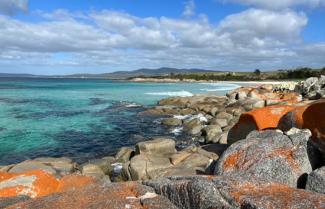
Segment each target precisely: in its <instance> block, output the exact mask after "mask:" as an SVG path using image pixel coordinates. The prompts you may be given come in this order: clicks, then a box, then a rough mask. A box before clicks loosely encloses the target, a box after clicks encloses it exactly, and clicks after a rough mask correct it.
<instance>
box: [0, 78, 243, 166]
mask: <svg viewBox="0 0 325 209" xmlns="http://www.w3.org/2000/svg"><path fill="white" fill-rule="evenodd" d="M235 87H237V86H236V85H231V84H198V83H193V84H180V83H178V84H174V83H173V84H168V83H130V82H121V81H109V80H87V79H21V78H19V79H18V78H0V164H8V163H15V162H18V161H22V160H25V159H30V158H35V157H39V156H54V157H59V156H69V157H72V158H74V159H75V160H76V161H80V162H82V161H85V160H87V159H89V158H94V157H100V156H104V155H109V154H112V153H114V152H115V151H116V149H117V148H119V147H121V146H130V145H133V144H135V143H136V142H138V141H141V140H143V137H146V138H147V137H151V136H158V135H163V134H166V133H167V130H166V129H164V127H161V126H160V125H158V124H156V123H153V122H152V121H153V120H154V119H155V118H152V117H143V116H138V115H137V113H139V112H141V111H143V110H144V109H145V108H146V107H149V106H151V105H154V104H155V103H156V102H157V101H158V100H160V99H162V98H166V97H169V96H189V95H191V94H196V93H207V92H209V93H210V94H217V95H224V94H225V93H226V92H227V91H229V90H230V89H233V88H235ZM167 134H168V133H167Z"/></svg>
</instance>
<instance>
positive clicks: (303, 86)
mask: <svg viewBox="0 0 325 209" xmlns="http://www.w3.org/2000/svg"><path fill="white" fill-rule="evenodd" d="M295 91H296V92H299V93H301V94H302V95H303V96H304V97H306V98H308V99H320V98H325V76H321V77H320V78H317V77H311V78H308V79H307V80H305V81H302V82H300V83H298V84H297V85H296V88H295Z"/></svg>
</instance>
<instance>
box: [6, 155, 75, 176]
mask: <svg viewBox="0 0 325 209" xmlns="http://www.w3.org/2000/svg"><path fill="white" fill-rule="evenodd" d="M30 170H43V171H46V172H48V173H51V174H53V175H55V176H57V177H61V176H64V175H67V174H71V173H73V172H75V171H76V163H74V162H73V161H72V160H71V159H69V158H65V157H62V158H51V157H43V158H36V159H34V160H26V161H23V162H21V163H18V164H15V165H8V166H4V167H2V168H1V170H0V172H9V173H23V172H26V171H30Z"/></svg>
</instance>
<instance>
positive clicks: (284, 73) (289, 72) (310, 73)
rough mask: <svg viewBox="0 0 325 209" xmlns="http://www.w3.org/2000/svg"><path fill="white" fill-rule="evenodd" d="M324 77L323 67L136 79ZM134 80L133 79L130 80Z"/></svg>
mask: <svg viewBox="0 0 325 209" xmlns="http://www.w3.org/2000/svg"><path fill="white" fill-rule="evenodd" d="M321 75H325V67H323V68H317V69H316V68H309V67H302V68H296V69H281V70H277V71H262V70H260V69H255V70H254V71H252V72H221V71H216V72H204V73H202V72H195V73H177V72H175V73H170V74H165V75H157V76H137V78H153V79H177V80H181V81H182V80H196V81H200V80H207V81H208V80H212V81H263V80H304V79H307V78H309V77H319V76H321ZM130 79H134V77H132V78H130Z"/></svg>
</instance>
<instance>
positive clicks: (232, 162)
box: [223, 150, 243, 170]
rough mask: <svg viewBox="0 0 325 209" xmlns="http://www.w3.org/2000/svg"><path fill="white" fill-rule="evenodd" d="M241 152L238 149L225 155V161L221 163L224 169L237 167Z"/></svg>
mask: <svg viewBox="0 0 325 209" xmlns="http://www.w3.org/2000/svg"><path fill="white" fill-rule="evenodd" d="M242 154H243V151H241V150H240V151H238V152H235V153H234V154H232V155H230V156H228V157H227V159H226V160H225V162H224V163H223V169H224V170H228V169H231V168H237V167H238V164H239V160H240V159H242V157H243V156H242Z"/></svg>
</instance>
